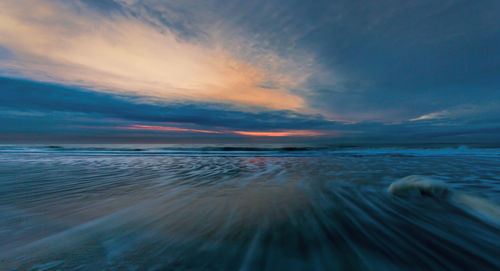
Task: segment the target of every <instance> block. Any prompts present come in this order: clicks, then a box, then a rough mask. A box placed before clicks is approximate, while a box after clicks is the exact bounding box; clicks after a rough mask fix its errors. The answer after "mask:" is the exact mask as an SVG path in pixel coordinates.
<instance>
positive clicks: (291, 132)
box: [233, 130, 324, 137]
mask: <svg viewBox="0 0 500 271" xmlns="http://www.w3.org/2000/svg"><path fill="white" fill-rule="evenodd" d="M233 133H235V134H239V135H246V136H271V137H275V136H320V135H324V133H321V132H318V131H311V130H286V131H280V132H249V131H233Z"/></svg>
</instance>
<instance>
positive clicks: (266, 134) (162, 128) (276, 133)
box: [124, 124, 326, 137]
mask: <svg viewBox="0 0 500 271" xmlns="http://www.w3.org/2000/svg"><path fill="white" fill-rule="evenodd" d="M124 128H125V129H129V130H147V131H161V132H195V133H207V134H238V135H245V136H264V137H285V136H321V135H325V134H326V133H324V132H319V131H312V130H285V131H274V132H273V131H266V132H254V131H231V130H224V131H214V130H199V129H188V128H180V127H173V126H154V125H139V124H133V125H130V126H127V127H124Z"/></svg>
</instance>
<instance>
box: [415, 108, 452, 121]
mask: <svg viewBox="0 0 500 271" xmlns="http://www.w3.org/2000/svg"><path fill="white" fill-rule="evenodd" d="M449 115H450V113H449V112H448V111H447V110H444V111H439V112H433V113H429V114H425V115H422V116H420V117H416V118H413V119H410V121H419V120H434V119H443V118H446V117H448V116H449Z"/></svg>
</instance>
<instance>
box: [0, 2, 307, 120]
mask: <svg viewBox="0 0 500 271" xmlns="http://www.w3.org/2000/svg"><path fill="white" fill-rule="evenodd" d="M75 5H76V4H75ZM27 7H29V9H28V8H27ZM0 10H1V12H0V45H1V46H3V47H5V48H7V49H8V50H9V51H11V52H12V53H13V54H14V57H13V58H11V59H8V60H5V61H3V62H2V63H0V69H3V70H5V71H11V72H13V73H15V74H21V75H22V76H23V77H29V78H32V79H35V80H41V81H51V82H56V83H63V84H71V85H81V86H85V87H90V88H93V89H95V90H98V91H106V92H118V93H133V94H139V95H141V96H149V97H154V98H155V99H162V100H166V101H182V100H193V101H203V102H223V103H232V104H235V105H239V106H243V107H248V106H250V107H254V106H257V107H264V108H270V109H280V110H281V109H285V110H299V111H300V110H305V109H304V107H305V103H304V100H303V98H301V97H300V96H298V95H297V94H294V93H292V92H291V91H290V90H291V89H294V88H296V86H298V85H299V84H300V83H301V82H302V81H304V80H305V77H304V76H297V75H296V74H292V73H288V72H287V69H293V67H294V65H287V66H285V67H281V68H279V69H278V68H276V67H272V68H271V66H272V65H271V64H269V65H268V64H266V63H265V62H263V63H260V64H256V63H251V62H250V61H248V60H242V59H241V58H238V56H237V55H234V53H232V52H230V51H228V50H226V49H224V48H223V47H224V46H220V45H219V44H218V43H217V40H214V44H211V46H210V47H207V46H203V45H202V44H200V43H189V42H186V41H181V40H179V39H178V38H177V37H176V36H175V35H174V34H173V33H172V32H170V31H169V30H168V29H166V28H165V29H163V30H162V31H159V30H158V28H155V27H153V26H151V25H149V24H147V23H144V22H142V21H140V20H137V19H135V18H132V17H127V16H125V15H116V14H115V15H109V16H107V17H103V16H101V15H99V14H96V13H95V12H94V11H92V10H89V9H87V8H85V6H81V7H79V8H78V11H75V10H76V9H75V8H74V7H73V8H72V7H70V5H69V4H68V3H65V2H58V1H48V0H37V1H34V0H4V1H1V2H0ZM26 10H29V11H30V12H26ZM209 34H210V33H209ZM217 35H218V34H214V36H216V37H215V38H214V39H217V37H218V36H217ZM235 40H236V42H237V43H238V47H244V42H245V41H244V40H238V39H235ZM222 43H224V42H221V43H220V44H222ZM268 59H272V61H271V62H272V63H280V61H278V60H279V59H280V58H279V57H278V56H276V55H270V56H268ZM271 62H270V63H271ZM267 66H269V67H270V68H269V69H267V68H266V67H267ZM278 70H280V71H278Z"/></svg>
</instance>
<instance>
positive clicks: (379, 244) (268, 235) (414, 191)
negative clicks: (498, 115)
mask: <svg viewBox="0 0 500 271" xmlns="http://www.w3.org/2000/svg"><path fill="white" fill-rule="evenodd" d="M499 206H500V149H499V148H497V147H496V146H460V145H429V146H408V145H407V146H387V145H384V146H382V145H379V146H366V145H364V146H314V147H311V146H294V147H289V146H286V145H262V146H225V145H52V146H48V145H1V146H0V263H1V266H2V267H0V269H2V270H4V269H5V270H10V269H19V270H28V269H31V270H102V269H108V270H499V269H500V207H499Z"/></svg>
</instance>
